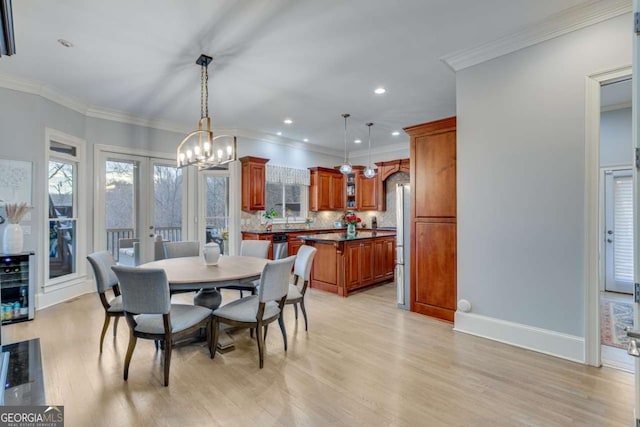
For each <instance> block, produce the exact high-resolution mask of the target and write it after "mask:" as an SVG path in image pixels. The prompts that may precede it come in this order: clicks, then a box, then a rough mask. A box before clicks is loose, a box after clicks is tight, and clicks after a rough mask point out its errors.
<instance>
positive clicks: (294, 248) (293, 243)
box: [287, 233, 308, 256]
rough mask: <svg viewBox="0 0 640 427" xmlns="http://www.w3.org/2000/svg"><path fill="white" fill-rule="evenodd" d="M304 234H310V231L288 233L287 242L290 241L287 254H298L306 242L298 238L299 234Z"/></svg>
mask: <svg viewBox="0 0 640 427" xmlns="http://www.w3.org/2000/svg"><path fill="white" fill-rule="evenodd" d="M304 234H308V233H295V234H287V242H288V246H287V254H288V255H289V256H291V255H297V254H298V250H299V249H300V246H302V245H304V242H303V241H302V240H300V239H298V236H302V235H304Z"/></svg>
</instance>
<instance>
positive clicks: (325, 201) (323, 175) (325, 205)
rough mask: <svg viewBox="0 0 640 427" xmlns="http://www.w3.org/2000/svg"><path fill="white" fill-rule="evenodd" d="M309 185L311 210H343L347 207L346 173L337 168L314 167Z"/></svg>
mask: <svg viewBox="0 0 640 427" xmlns="http://www.w3.org/2000/svg"><path fill="white" fill-rule="evenodd" d="M309 171H310V172H311V186H310V187H309V210H310V211H313V212H317V211H342V210H344V209H345V180H344V175H342V174H341V173H340V172H339V171H337V170H335V169H329V168H322V167H313V168H309Z"/></svg>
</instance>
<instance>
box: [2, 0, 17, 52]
mask: <svg viewBox="0 0 640 427" xmlns="http://www.w3.org/2000/svg"><path fill="white" fill-rule="evenodd" d="M15 53H16V40H15V38H14V33H13V12H12V8H11V0H0V56H2V55H8V56H11V55H15Z"/></svg>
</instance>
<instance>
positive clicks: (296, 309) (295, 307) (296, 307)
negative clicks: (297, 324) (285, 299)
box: [293, 304, 298, 320]
mask: <svg viewBox="0 0 640 427" xmlns="http://www.w3.org/2000/svg"><path fill="white" fill-rule="evenodd" d="M293 312H294V313H295V314H296V320H298V304H293Z"/></svg>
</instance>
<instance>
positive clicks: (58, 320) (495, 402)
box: [3, 285, 633, 426]
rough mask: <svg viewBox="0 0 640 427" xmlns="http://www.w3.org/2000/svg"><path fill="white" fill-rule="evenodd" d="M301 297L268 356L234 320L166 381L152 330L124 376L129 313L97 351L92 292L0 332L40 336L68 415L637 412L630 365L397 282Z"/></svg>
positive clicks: (336, 421)
mask: <svg viewBox="0 0 640 427" xmlns="http://www.w3.org/2000/svg"><path fill="white" fill-rule="evenodd" d="M237 295H238V293H237V291H234V292H225V293H224V297H225V301H229V300H230V299H234V298H237ZM190 298H191V294H183V295H178V296H177V297H174V300H176V299H179V300H185V301H188V300H189V299H190ZM307 298H308V300H307V308H308V313H309V332H308V333H305V331H304V321H303V319H302V317H300V318H299V319H298V323H297V324H296V323H295V319H294V316H293V309H292V307H286V308H285V314H286V325H287V331H288V335H289V351H288V352H287V353H286V354H285V352H284V350H283V345H282V338H281V335H280V331H279V330H278V328H277V327H273V328H270V330H269V334H268V338H267V351H266V355H265V365H264V369H262V370H260V369H258V351H257V346H256V343H255V340H251V339H250V338H249V333H248V332H246V331H242V332H239V333H237V334H235V337H236V350H235V351H233V352H230V353H227V354H223V355H221V354H218V355H216V358H215V359H214V360H211V359H209V355H208V352H207V349H206V347H205V346H204V344H197V345H189V346H184V347H179V348H176V349H175V350H174V351H173V356H172V361H171V381H170V386H169V387H163V386H162V378H163V377H162V365H161V354H160V353H159V352H156V350H155V348H154V345H153V343H152V342H147V341H146V340H142V341H139V342H138V346H137V347H136V351H135V353H134V355H133V360H132V363H131V370H130V373H129V381H128V382H125V381H123V379H122V369H123V360H124V355H125V352H126V348H127V339H128V330H127V325H126V323H125V322H120V325H119V327H120V329H119V331H118V336H117V338H116V339H114V338H113V337H112V336H111V334H112V330H111V328H110V330H109V333H108V334H109V335H107V337H106V338H105V343H104V353H103V354H102V356H100V354H99V351H98V342H99V335H100V329H101V325H102V319H103V311H102V307H101V306H100V302H99V300H98V297H97V295H85V296H83V297H80V298H77V299H75V300H72V301H70V302H68V303H63V304H60V305H58V306H55V307H52V308H49V309H46V310H42V311H39V312H38V313H37V315H36V320H35V321H33V322H25V323H20V324H16V325H10V326H7V327H3V334H4V337H3V341H4V342H6V343H9V342H14V341H19V340H23V339H28V338H35V337H40V339H41V345H42V353H43V364H44V372H45V386H46V395H47V403H49V404H62V405H65V415H66V421H67V424H66V425H68V426H91V425H96V426H101V425H109V426H115V425H179V426H191V425H194V426H195V425H197V426H203V425H232V426H244V425H247V426H255V425H275V426H280V425H283V426H299V425H314V426H325V425H338V426H356V425H367V426H378V425H406V426H457V425H465V426H516V425H518V426H519V425H526V426H573V425H579V426H609V425H610V426H632V425H633V377H632V375H631V374H629V373H626V372H622V371H619V370H614V369H609V368H601V369H597V368H591V367H587V366H583V365H580V364H576V363H572V362H568V361H564V360H561V359H557V358H554V357H551V356H545V355H542V354H538V353H534V352H531V351H527V350H522V349H518V348H514V347H511V346H508V345H505V344H500V343H496V342H492V341H488V340H485V339H482V338H477V337H473V336H469V335H464V334H461V333H454V332H453V331H452V330H451V325H450V324H448V323H443V322H439V321H437V320H433V319H429V318H427V317H424V316H421V315H418V314H414V313H408V312H405V311H401V310H398V309H396V308H395V297H394V286H393V285H385V286H380V287H376V288H373V289H369V290H367V291H364V292H360V293H357V294H354V295H352V296H349V297H348V298H341V297H339V296H337V295H334V294H330V293H326V292H321V291H317V290H314V289H310V292H308V293H307Z"/></svg>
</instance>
